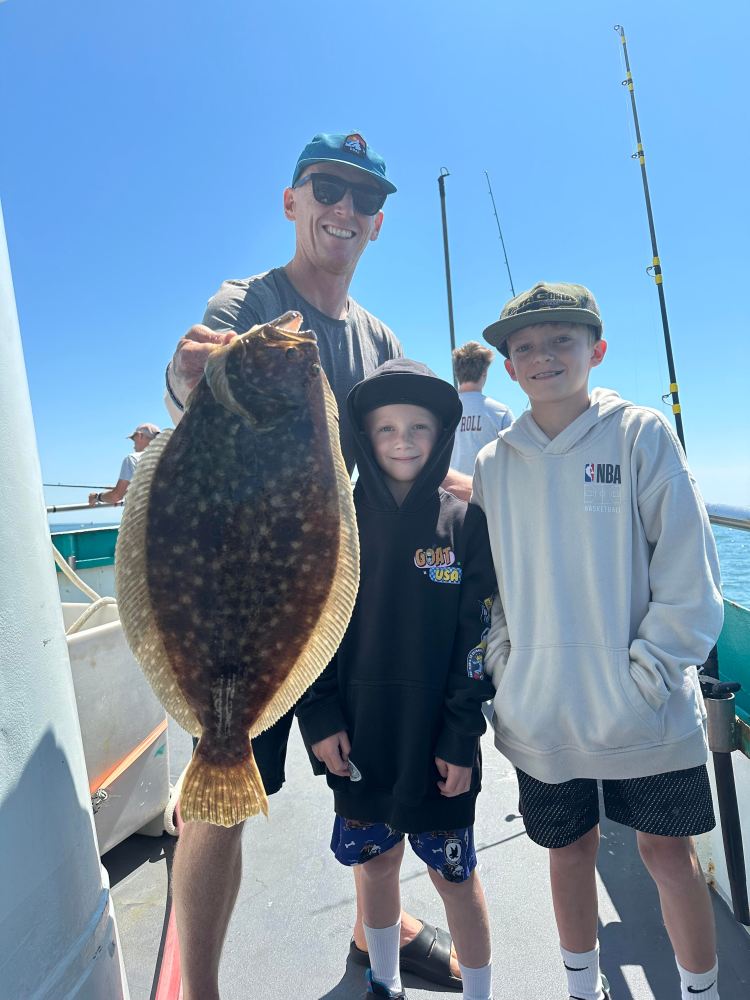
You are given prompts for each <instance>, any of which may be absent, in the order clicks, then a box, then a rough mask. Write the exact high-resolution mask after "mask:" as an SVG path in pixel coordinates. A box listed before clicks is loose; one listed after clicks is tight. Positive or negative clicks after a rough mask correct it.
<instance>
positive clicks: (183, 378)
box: [164, 132, 471, 1000]
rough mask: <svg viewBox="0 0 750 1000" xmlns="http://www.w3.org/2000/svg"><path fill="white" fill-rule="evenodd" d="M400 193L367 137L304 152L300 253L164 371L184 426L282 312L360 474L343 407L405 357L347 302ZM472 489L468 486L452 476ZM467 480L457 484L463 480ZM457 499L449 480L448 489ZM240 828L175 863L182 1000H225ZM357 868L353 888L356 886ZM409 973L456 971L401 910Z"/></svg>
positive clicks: (425, 927)
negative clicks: (299, 336) (365, 382)
mask: <svg viewBox="0 0 750 1000" xmlns="http://www.w3.org/2000/svg"><path fill="white" fill-rule="evenodd" d="M395 191H396V187H395V186H394V185H393V184H392V183H391V181H390V180H389V179H388V177H387V176H386V165H385V161H384V160H383V158H382V157H381V156H380V155H379V154H378V153H377V152H375V150H374V149H372V147H371V146H369V145H368V143H367V142H366V141H365V139H364V137H363V136H362V135H360V134H359V133H356V132H355V133H349V134H346V133H325V134H324V133H320V134H318V135H315V136H314V137H313V139H312V140H311V142H309V143H308V144H307V146H305V148H304V149H303V150H302V152H301V154H300V156H299V158H298V159H297V163H296V165H295V168H294V171H293V174H292V178H291V184H290V186H289V187H287V188H286V189H285V190H284V196H283V208H284V215H285V216H286V218H287V219H288V220H289V221H290V222H293V223H294V228H295V236H296V243H295V249H294V256H293V257H292V259H291V260H290V261H289V263H288V264H286V265H285V266H284V267H277V268H273V269H272V270H270V271H266V272H265V273H263V274H258V275H255V276H254V277H250V278H244V279H240V280H230V281H225V282H224V284H223V285H222V286H221V288H220V289H219V290H218V292H217V293H216V295H214V296H213V298H212V299H211V300H210V301H209V303H208V307H207V309H206V313H205V316H204V318H203V325H199V326H194V327H192V328H191V329H190V330H189V331H188V332H187V334H186V335H185V336H184V337H183V338H182V339H181V340H180V341H179V343H178V345H177V350H176V351H175V354H174V357H173V358H172V360H171V361H170V363H169V365H168V366H167V371H166V395H165V399H164V401H165V404H166V406H167V409H168V411H169V413H170V415H171V417H172V418H173V420H174V421H175V423H178V422H179V420H180V417H181V415H182V410H183V409H184V405H185V402H186V400H187V397H188V395H189V393H190V392H191V390H192V389H193V388H194V387H195V385H197V383H198V382H199V380H200V378H201V376H202V375H203V369H204V367H205V364H206V360H207V359H208V356H209V354H210V353H211V351H212V350H213V349H214V348H215V347H216V346H217V345H222V344H225V343H227V342H228V341H229V340H231V339H232V338H233V337H234V336H236V335H237V334H239V333H244V332H245V331H246V330H249V329H250V328H251V327H253V326H255V325H257V324H259V323H268V322H270V321H272V320H274V319H276V318H277V317H280V316H282V315H283V314H284V313H287V312H290V311H293V312H297V313H301V314H302V319H303V326H304V328H306V329H312V330H314V331H315V334H316V336H317V339H318V347H319V350H320V359H321V363H322V366H323V370H324V371H325V373H326V376H327V378H328V381H329V383H330V385H331V389H332V390H333V394H334V396H335V397H336V402H337V403H338V406H339V418H340V421H341V423H340V431H341V449H342V452H343V455H344V460H345V461H346V464H347V468H348V469H349V471H350V472H352V470H353V468H354V444H353V441H352V431H351V428H350V426H349V418H348V413H347V409H346V406H345V400H346V397H347V394H348V393H349V390H350V389H351V388H352V386H354V385H355V384H356V383H357V382H360V381H361V380H362V379H363V378H365V377H366V376H367V375H369V374H371V373H372V372H373V371H375V369H376V368H378V366H379V365H382V364H383V363H384V362H385V361H388V360H390V359H392V358H398V357H401V356H402V353H403V352H402V349H401V345H400V343H399V342H398V340H397V339H396V337H395V336H394V334H393V332H392V331H391V330H390V329H389V328H388V327H387V326H386V325H385V324H384V323H382V322H381V321H380V320H379V319H377V318H376V317H375V316H373V315H372V313H369V312H368V311H367V310H365V309H363V308H362V306H360V305H359V303H357V302H355V301H354V299H352V298H351V297H350V295H349V285H350V283H351V280H352V278H353V277H354V272H355V269H356V267H357V263H358V262H359V258H360V257H361V256H362V254H363V253H364V251H365V249H366V248H367V246H368V245H369V244H370V243H372V242H374V241H375V240H377V238H378V236H379V234H380V227H381V226H382V223H383V212H382V208H383V205H384V204H385V200H386V198H387V197H388V195H390V194H393V193H394V192H395ZM454 481H455V482H456V483H457V485H456V489H457V488H458V486H459V485H460V486H461V487H463V488H464V496H463V498H464V499H467V500H468V496H469V494H470V492H471V479H470V477H467V476H454V477H453V480H452V483H453V482H454ZM459 481H460V482H459ZM443 485H444V486H445V488H446V489H450V490H452V491H454V492H455V490H454V486H453V485H452V484H451V485H449V484H447V483H444V484H443ZM293 716H294V710H293V709H292V710H290V711H289V712H288V713H287V714H286V715H285V716H283V717H282V718H281V719H279V721H278V722H277V723H276V724H275V725H274V726H272V727H271V728H270V729H268V730H267V731H266V732H265V733H262V734H261V735H260V736H259V737H257V738H256V739H254V740H253V752H254V755H255V760H256V763H257V765H258V768H259V770H260V773H261V777H262V778H263V784H264V786H265V789H266V793H267V794H268V795H272V794H274V793H275V792H278V791H279V789H280V788H281V786H282V784H283V783H284V778H285V774H284V765H285V760H286V748H287V741H288V739H289V732H290V729H291V725H292V720H293ZM241 835H242V825H239V826H235V827H229V828H224V827H218V826H212V825H211V824H209V823H186V824H185V826H184V829H183V832H182V834H181V836H180V843H179V846H178V848H177V853H176V856H175V863H174V899H175V912H176V915H177V929H178V933H179V938H180V951H181V960H182V976H183V988H184V997H185V1000H219V988H218V973H219V959H220V957H221V949H222V946H223V943H224V937H225V935H226V931H227V927H228V925H229V918H230V917H231V914H232V910H233V908H234V902H235V899H236V896H237V891H238V889H239V884H240V879H241V877H242V840H241ZM358 877H359V876H358V873H357V871H356V869H355V883H356V882H357V879H358ZM400 940H401V969H402V970H404V971H408V972H419V974H420V975H422V976H423V977H425V978H429V979H432V980H433V981H436V982H440V983H441V984H445V983H450V982H452V981H455V977H456V976H459V975H460V971H459V968H458V963H457V960H456V955H455V950H453V948H452V944H451V938H450V935H449V934H448V933H447V932H446V931H444V930H442V929H438V928H435V927H432V926H430V925H429V924H427V923H423V922H422V921H421V920H418V919H417V918H415V917H414V916H412V915H410V914H408V913H403V914H402V918H401V939H400ZM350 956H351V958H352V960H353V961H355V962H357V963H358V964H361V965H368V964H369V958H368V953H367V941H366V939H365V935H364V928H363V924H362V918H361V910H360V906H359V904H358V906H357V919H356V923H355V926H354V933H353V937H352V940H351V943H350Z"/></svg>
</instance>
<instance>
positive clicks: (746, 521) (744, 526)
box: [706, 503, 750, 531]
mask: <svg viewBox="0 0 750 1000" xmlns="http://www.w3.org/2000/svg"><path fill="white" fill-rule="evenodd" d="M706 510H707V511H708V519H709V521H710V522H711V524H718V525H721V526H722V527H724V528H737V529H738V530H739V531H750V507H735V506H732V505H730V504H724V503H708V504H706Z"/></svg>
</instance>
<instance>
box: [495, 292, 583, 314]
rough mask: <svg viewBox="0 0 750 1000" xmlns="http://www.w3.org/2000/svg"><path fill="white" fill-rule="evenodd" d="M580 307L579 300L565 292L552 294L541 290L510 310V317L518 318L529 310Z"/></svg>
mask: <svg viewBox="0 0 750 1000" xmlns="http://www.w3.org/2000/svg"><path fill="white" fill-rule="evenodd" d="M577 305H578V302H577V300H576V299H575V298H574V297H573V296H572V295H566V294H565V293H564V292H551V291H550V290H549V289H547V288H540V289H539V291H538V292H535V293H534V294H533V295H529V296H527V297H526V298H525V299H523V300H522V301H521V302H519V303H518V305H516V306H510V307H509V308H508V313H507V315H508V316H516V315H517V314H518V313H523V312H527V311H528V310H529V309H559V308H560V306H572V307H573V308H575V307H576V306H577Z"/></svg>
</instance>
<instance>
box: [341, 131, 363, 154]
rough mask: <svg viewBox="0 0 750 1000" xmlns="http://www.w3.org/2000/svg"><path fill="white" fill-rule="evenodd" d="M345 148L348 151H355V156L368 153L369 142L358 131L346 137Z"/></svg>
mask: <svg viewBox="0 0 750 1000" xmlns="http://www.w3.org/2000/svg"><path fill="white" fill-rule="evenodd" d="M343 148H344V149H345V150H346V151H347V152H348V153H354V155H355V156H366V155H367V143H366V142H365V140H364V139H363V138H362V136H361V135H358V133H356V132H355V133H354V134H353V135H348V136H347V137H346V139H344V145H343Z"/></svg>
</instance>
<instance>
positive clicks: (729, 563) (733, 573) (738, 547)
mask: <svg viewBox="0 0 750 1000" xmlns="http://www.w3.org/2000/svg"><path fill="white" fill-rule="evenodd" d="M713 532H714V538H715V539H716V548H717V550H718V552H719V562H720V564H721V581H722V589H723V591H724V597H726V598H727V599H728V600H730V601H735V602H736V603H737V604H741V605H742V606H743V607H745V608H750V531H738V530H737V529H736V528H724V527H722V526H721V525H714V528H713Z"/></svg>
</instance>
